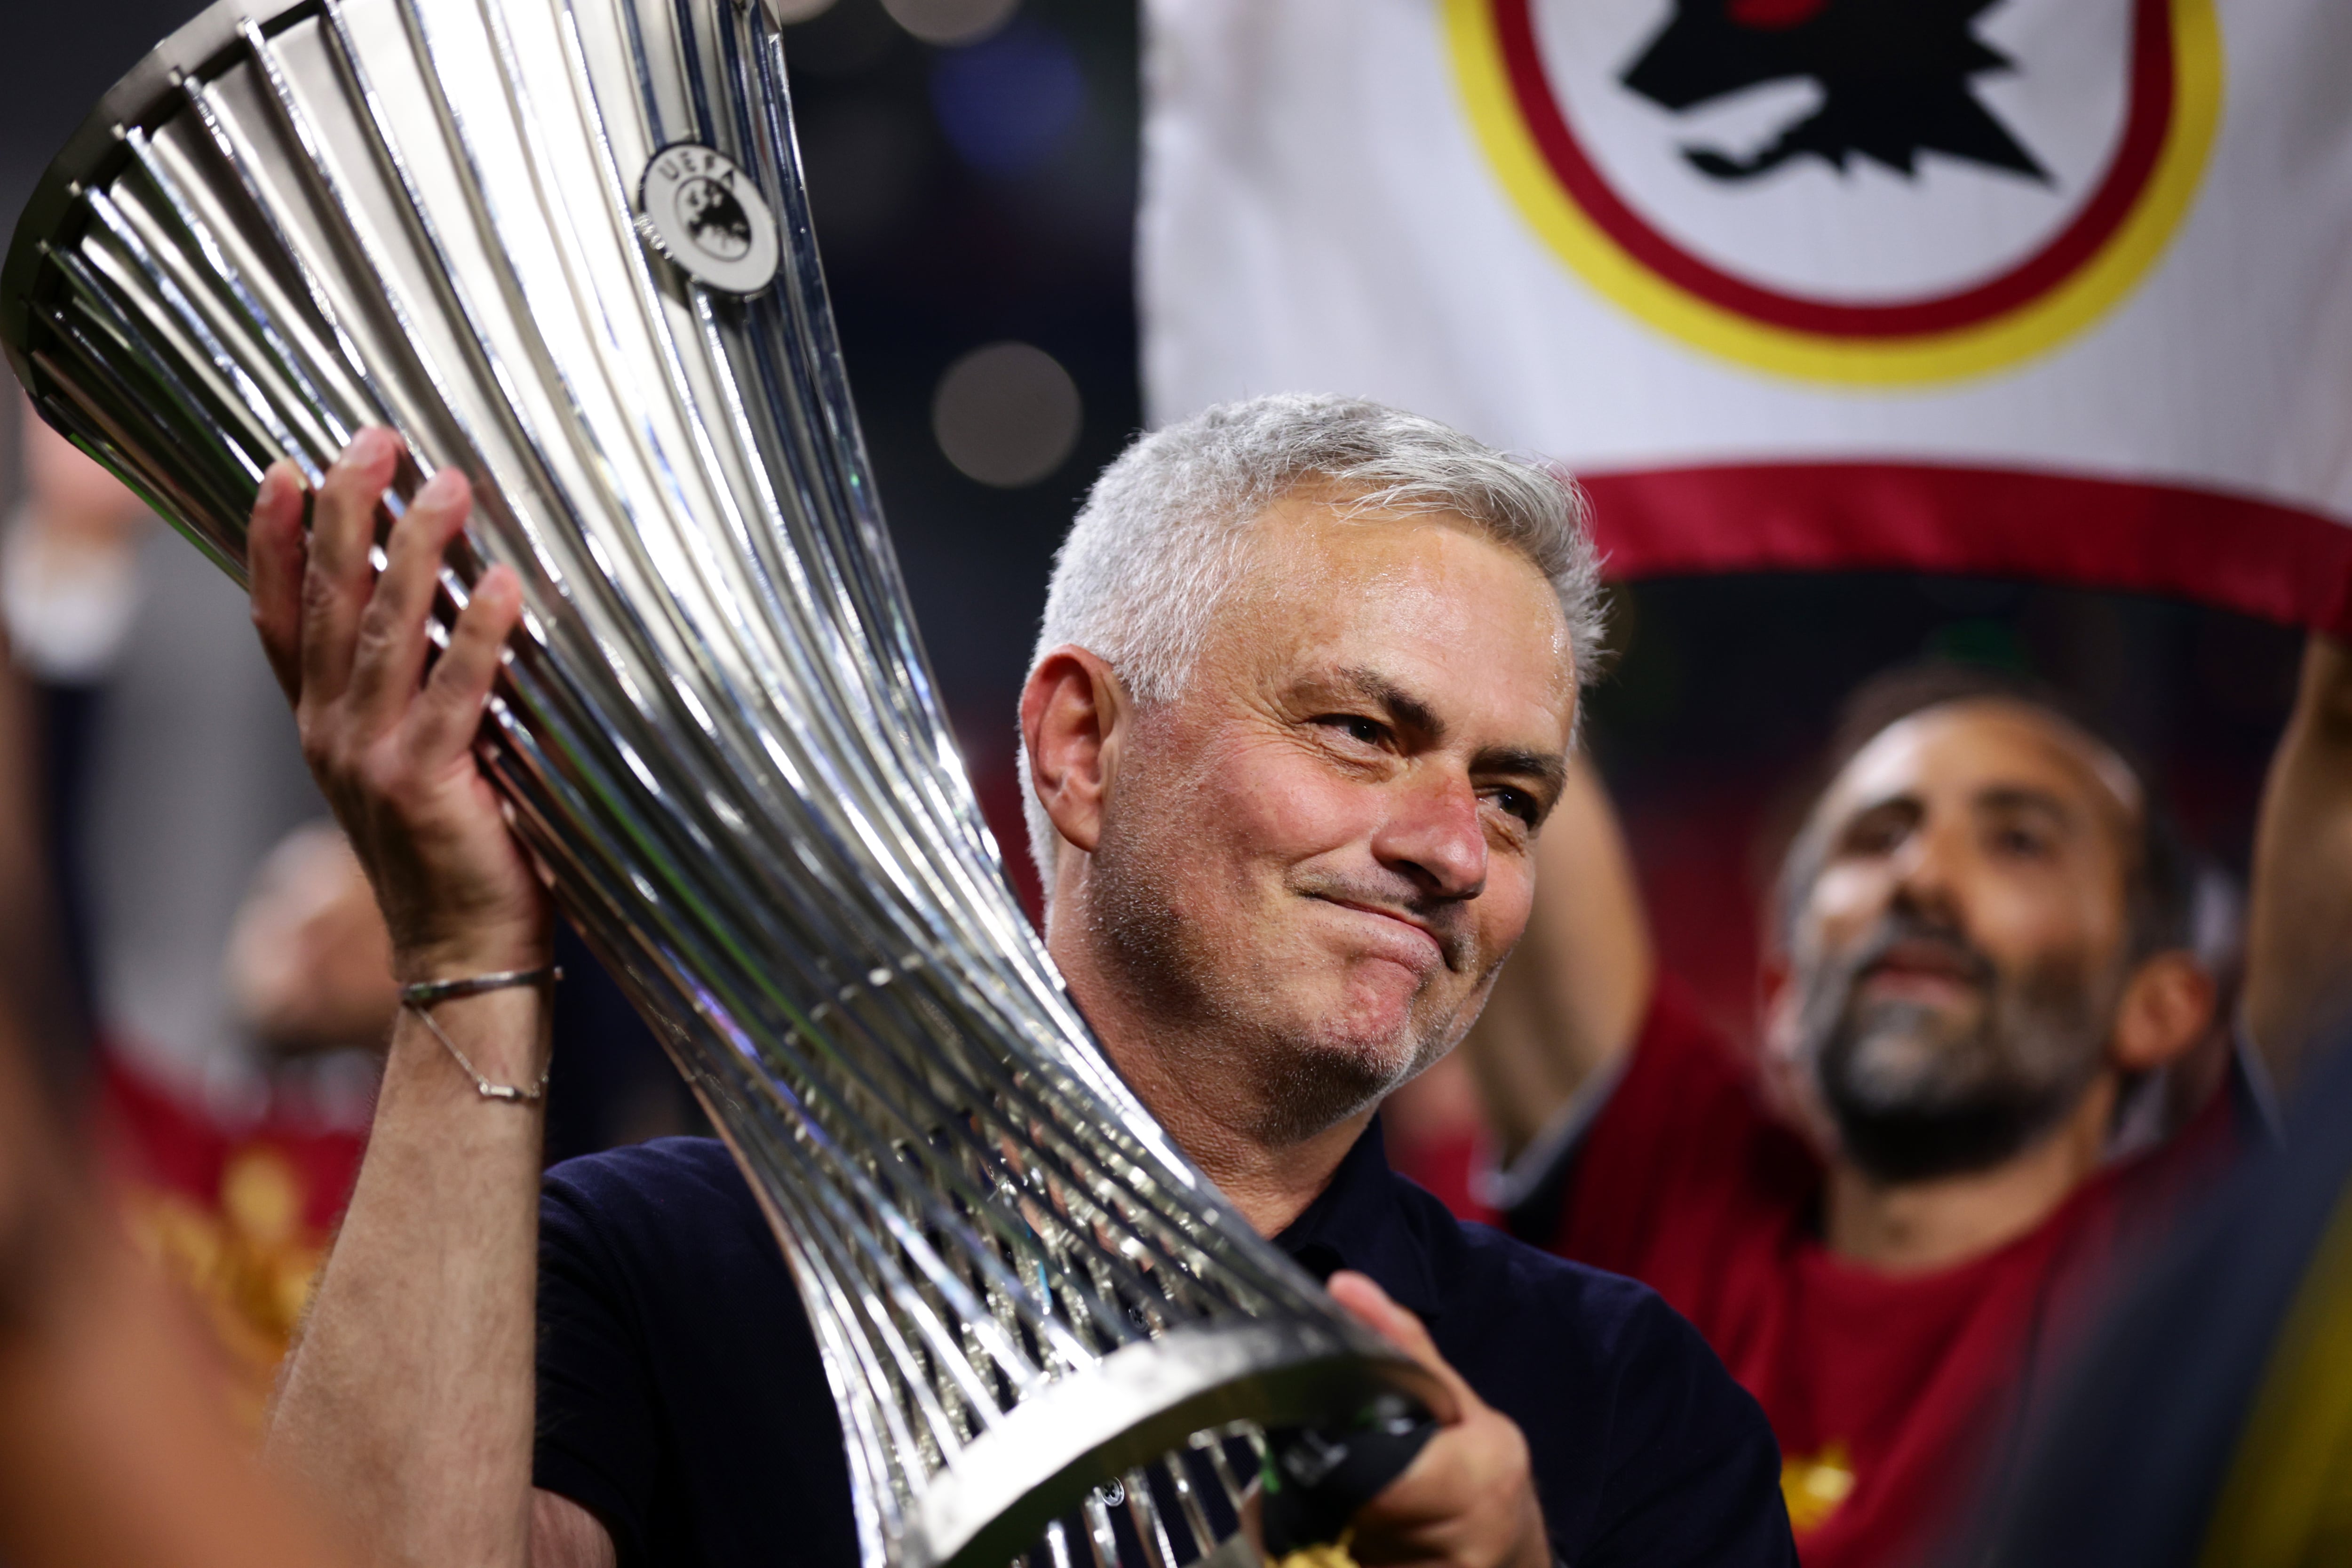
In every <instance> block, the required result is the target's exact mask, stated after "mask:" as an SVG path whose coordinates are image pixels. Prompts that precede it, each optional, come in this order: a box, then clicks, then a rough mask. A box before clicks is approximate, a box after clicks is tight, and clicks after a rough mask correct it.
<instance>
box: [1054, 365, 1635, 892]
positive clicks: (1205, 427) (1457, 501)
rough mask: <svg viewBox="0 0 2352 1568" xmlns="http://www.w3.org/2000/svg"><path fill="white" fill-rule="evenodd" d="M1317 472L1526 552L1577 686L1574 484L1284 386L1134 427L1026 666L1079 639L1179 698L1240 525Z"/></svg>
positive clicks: (1381, 502) (1593, 597)
mask: <svg viewBox="0 0 2352 1568" xmlns="http://www.w3.org/2000/svg"><path fill="white" fill-rule="evenodd" d="M1317 482H1321V483H1325V484H1328V485H1330V486H1332V487H1334V488H1336V489H1339V490H1342V491H1344V492H1347V493H1348V495H1349V505H1348V508H1347V510H1348V512H1349V513H1350V514H1352V513H1357V512H1370V511H1384V512H1407V513H1411V512H1448V513H1452V514H1454V515H1455V516H1458V517H1460V518H1462V519H1464V520H1465V521H1468V522H1469V523H1470V524H1472V526H1474V527H1475V528H1476V529H1478V530H1479V531H1481V532H1483V533H1485V534H1486V536H1487V537H1489V538H1491V539H1493V540H1494V541H1495V542H1496V543H1498V544H1501V545H1504V546H1506V547H1507V548H1508V549H1511V550H1514V551H1516V552H1518V553H1519V554H1521V555H1523V556H1525V557H1526V558H1527V559H1528V561H1530V562H1531V563H1534V565H1535V566H1536V568H1537V569H1538V571H1540V572H1541V573H1542V574H1544V576H1545V577H1546V578H1547V579H1548V580H1549V582H1550V584H1551V585H1552V590H1553V592H1554V593H1556V594H1557V595H1559V608H1560V615H1561V616H1562V617H1563V618H1564V619H1565V620H1566V622H1567V625H1568V639H1569V652H1570V658H1571V660H1572V663H1573V668H1574V671H1575V674H1576V678H1577V680H1578V682H1579V683H1580V684H1581V683H1583V682H1584V681H1586V680H1589V679H1591V676H1592V675H1593V673H1594V671H1595V668H1596V666H1597V665H1598V663H1599V661H1600V655H1601V629H1602V628H1601V563H1600V557H1599V556H1598V554H1597V553H1596V552H1594V550H1593V546H1592V535H1591V521H1590V510H1589V508H1588V507H1587V505H1586V502H1585V499H1584V493H1583V492H1582V491H1581V490H1580V489H1578V488H1577V486H1576V482H1575V480H1573V479H1570V477H1569V476H1568V475H1567V474H1566V473H1565V472H1563V471H1561V470H1559V469H1557V468H1551V467H1549V466H1547V465H1545V464H1542V463H1538V462H1534V461H1529V460H1527V459H1523V458H1515V457H1509V456H1507V455H1505V454H1504V453H1501V452H1497V451H1496V450H1495V449H1494V448H1492V447H1486V446H1484V445H1482V444H1480V443H1479V442H1477V441H1474V440H1472V439H1471V438H1470V437H1467V436H1465V435H1463V434H1462V433H1461V432H1460V431H1458V430H1454V429H1450V428H1448V427H1447V426H1444V425H1440V424H1438V423H1437V422H1436V421H1435V420H1433V419H1424V418H1423V417H1421V416H1419V415H1416V414H1407V413H1405V412H1404V411H1403V410H1402V409H1397V408H1391V407H1388V406H1387V405H1383V404H1379V403H1371V402H1367V401H1365V400H1363V399H1360V398H1350V397H1331V396H1321V395H1310V394H1306V393H1295V392H1294V393H1277V394H1275V395H1270V396H1265V397H1256V398H1252V399H1250V400H1249V401H1248V402H1245V403H1225V404H1220V405H1216V406H1215V407H1213V408H1207V409H1203V410H1202V412H1200V413H1198V414H1195V415H1193V416H1192V417H1191V418H1189V419H1186V420H1183V421H1182V422H1181V423H1179V424H1175V425H1171V426H1167V427H1166V428H1165V429H1161V430H1156V431H1153V432H1151V433H1150V434H1149V435H1146V436H1143V437H1139V438H1138V439H1137V440H1136V441H1135V442H1134V443H1133V444H1132V445H1130V446H1129V447H1128V449H1127V450H1126V451H1125V452H1123V453H1121V454H1120V455H1119V457H1118V460H1117V461H1115V462H1113V463H1112V464H1111V465H1110V467H1109V468H1105V469H1104V470H1103V472H1102V477H1101V478H1100V479H1097V480H1096V481H1095V485H1094V489H1092V490H1091V491H1090V492H1088V494H1087V501H1086V504H1085V505H1084V506H1083V507H1081V508H1080V509H1079V510H1078V515H1077V518H1076V521H1073V522H1072V523H1071V524H1070V532H1069V537H1068V538H1066V539H1065V540H1064V541H1063V542H1062V548H1061V551H1060V552H1059V553H1058V554H1056V555H1055V558H1054V577H1053V583H1052V585H1051V586H1050V587H1049V588H1048V589H1047V591H1046V595H1045V621H1044V623H1043V624H1042V625H1041V626H1039V627H1038V630H1037V648H1036V653H1035V655H1034V657H1033V658H1032V660H1031V668H1035V663H1036V660H1037V659H1040V658H1044V657H1045V654H1046V653H1047V652H1049V651H1050V650H1052V649H1054V648H1056V647H1063V646H1065V645H1067V644H1076V645H1077V646H1078V647H1084V648H1087V649H1089V650H1091V651H1092V652H1094V653H1095V654H1097V655H1098V656H1099V657H1100V658H1102V659H1103V660H1104V661H1105V662H1107V663H1108V664H1109V665H1110V667H1111V668H1113V669H1114V670H1116V671H1117V672H1118V678H1119V679H1120V680H1121V682H1123V683H1124V684H1125V686H1126V688H1127V690H1128V694H1129V696H1131V697H1132V698H1134V699H1135V700H1136V701H1137V702H1138V703H1139V704H1143V705H1147V706H1148V705H1150V704H1153V703H1158V702H1164V701H1167V700H1171V699H1173V698H1175V697H1177V696H1179V695H1181V692H1182V690H1183V689H1184V686H1185V683H1186V681H1187V680H1188V679H1190V678H1191V675H1192V667H1193V665H1194V663H1195V662H1196V661H1197V660H1198V659H1199V658H1200V654H1201V649H1202V646H1203V645H1204V644H1205V642H1206V641H1207V638H1208V632H1209V627H1210V626H1211V625H1212V624H1213V622H1214V620H1215V618H1216V615H1217V612H1218V609H1219V608H1220V607H1221V605H1223V601H1224V600H1225V598H1226V597H1227V596H1228V595H1230V594H1231V592H1232V591H1233V589H1234V586H1235V585H1236V584H1238V583H1239V582H1240V581H1241V579H1242V577H1243V574H1244V572H1245V571H1246V570H1247V568H1248V565H1249V559H1250V547H1251V543H1252V533H1251V529H1252V525H1253V524H1254V523H1255V522H1256V521H1257V520H1258V519H1259V518H1260V517H1261V516H1262V515H1264V513H1265V510H1266V509H1267V508H1268V507H1270V506H1272V505H1273V504H1274V503H1275V502H1276V501H1278V500H1281V499H1282V498H1283V497H1285V496H1286V495H1288V494H1290V493H1291V492H1292V491H1294V490H1296V489H1298V488H1299V487H1300V486H1301V485H1305V484H1311V483H1317ZM1027 782H1028V781H1027V759H1026V755H1025V753H1024V758H1023V783H1024V795H1023V801H1024V805H1025V807H1026V810H1027V814H1028V822H1029V849H1030V854H1031V855H1032V856H1033V857H1034V858H1035V860H1036V862H1037V869H1038V874H1039V876H1040V877H1041V878H1042V879H1043V880H1044V884H1045V889H1046V891H1047V894H1048V896H1049V897H1050V895H1051V892H1052V889H1053V885H1054V853H1055V843H1056V842H1057V837H1056V835H1055V831H1054V826H1053V823H1052V821H1051V819H1050V818H1048V817H1047V816H1046V815H1045V805H1044V803H1043V802H1041V801H1040V800H1038V799H1037V797H1036V792H1035V791H1034V789H1027V788H1026V787H1025V786H1026V784H1027Z"/></svg>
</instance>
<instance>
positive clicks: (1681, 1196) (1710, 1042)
mask: <svg viewBox="0 0 2352 1568" xmlns="http://www.w3.org/2000/svg"><path fill="white" fill-rule="evenodd" d="M2214 1099H2215V1102H2216V1103H2215V1105H2214V1106H2212V1107H2209V1108H2208V1110H2207V1111H2206V1112H2205V1113H2204V1114H2202V1115H2200V1118H2199V1119H2198V1122H2197V1125H2196V1126H2195V1127H2194V1128H2192V1129H2191V1130H2190V1131H2189V1132H2187V1133H2184V1134H2183V1135H2182V1136H2180V1137H2179V1138H2176V1139H2175V1140H2174V1141H2173V1142H2171V1143H2170V1144H2168V1145H2166V1146H2165V1147H2163V1148H2161V1149H2159V1150H2157V1151H2155V1152H2152V1153H2150V1154H2149V1155H2147V1156H2145V1157H2142V1158H2140V1159H2137V1160H2135V1161H2131V1162H2127V1163H2124V1164H2122V1165H2118V1166H2116V1167H2115V1168H2114V1169H2111V1170H2109V1171H2107V1172H2105V1173H2101V1174H2100V1175H2099V1176H2097V1177H2096V1178H2095V1179H2094V1180H2092V1181H2091V1182H2089V1183H2086V1184H2084V1187H2083V1189H2082V1190H2081V1191H2079V1192H2077V1193H2075V1194H2074V1195H2073V1196H2072V1197H2070V1198H2069V1199H2068V1200H2067V1202H2066V1203H2065V1205H2063V1206H2062V1207H2061V1208H2060V1209H2059V1210H2058V1211H2057V1212H2056V1213H2055V1214H2053V1215H2051V1216H2050V1218H2049V1219H2047V1220H2045V1221H2044V1222H2043V1223H2042V1225H2041V1226H2038V1227H2036V1228H2035V1229H2034V1230H2032V1232H2030V1233H2028V1234H2027V1235H2025V1236H2022V1237H2019V1238H2018V1239H2017V1240H2015V1241H2012V1242H2011V1243H2009V1244H2008V1245H2007V1246H2005V1247H2000V1248H1999V1249H1998V1250H1996V1251H1994V1252H1991V1253H1989V1254H1987V1255H1985V1256H1984V1257H1981V1258H1973V1259H1971V1260H1969V1262H1966V1263H1963V1264H1959V1265H1958V1266H1957V1267H1954V1268H1946V1269H1941V1270H1937V1271H1936V1272H1934V1273H1928V1274H1914V1275H1902V1276H1891V1275H1885V1274H1880V1273H1876V1272H1874V1271H1873V1270H1871V1269H1868V1268H1860V1267H1857V1266H1856V1265H1854V1264H1853V1263H1850V1262H1847V1261H1845V1260H1843V1259H1842V1258H1838V1257H1836V1256H1835V1255H1833V1254H1832V1252H1831V1251H1830V1250H1829V1248H1828V1247H1825V1246H1824V1245H1823V1244H1822V1240H1821V1238H1820V1237H1819V1235H1818V1234H1817V1231H1818V1213H1819V1206H1820V1201H1821V1194H1822V1166H1821V1163H1820V1161H1819V1160H1818V1159H1817V1158H1816V1157H1815V1155H1814V1154H1813V1152H1812V1150H1811V1147H1810V1146H1809V1145H1808V1144H1807V1143H1806V1142H1804V1140H1803V1139H1801V1137H1800V1136H1799V1135H1798V1134H1797V1133H1796V1132H1794V1131H1791V1130H1790V1128H1789V1127H1788V1126H1787V1125H1786V1124H1785V1123H1784V1122H1782V1121H1779V1120H1777V1119H1776V1118H1775V1117H1774V1116H1773V1115H1772V1114H1771V1113H1770V1112H1769V1110H1767V1109H1766V1107H1765V1105H1764V1103H1763V1100H1762V1099H1761V1098H1760V1095H1759V1088H1758V1085H1757V1083H1756V1081H1755V1077H1754V1074H1753V1072H1752V1070H1751V1068H1750V1067H1749V1065H1748V1063H1747V1062H1746V1061H1745V1060H1744V1059H1743V1058H1741V1056H1740V1054H1739V1053H1738V1051H1737V1049H1736V1048H1735V1047H1733V1046H1732V1045H1731V1043H1730V1042H1729V1041H1727V1040H1726V1039H1725V1038H1724V1037H1722V1036H1721V1034H1720V1033H1719V1032H1718V1031H1717V1030H1716V1028H1715V1027H1714V1026H1712V1025H1711V1024H1709V1023H1708V1022H1707V1021H1706V1019H1705V1018H1704V1017H1703V1016H1701V1015H1700V1014H1699V1013H1698V1011H1697V1010H1696V1007H1694V1006H1693V1005H1691V1003H1690V1002H1689V1001H1688V1000H1687V999H1686V998H1685V996H1683V995H1682V994H1680V993H1679V992H1678V990H1677V989H1676V988H1675V987H1674V986H1673V985H1672V984H1661V985H1660V986H1659V987H1658V992H1657V994H1656V995H1655V996H1654V998H1653V999H1652V1002H1651V1005H1650V1011H1649V1015H1648V1017H1647V1018H1646V1019H1645V1021H1644V1023H1643V1029H1642V1034H1641V1037H1640V1039H1639V1041H1638V1042H1637V1043H1636V1045H1635V1047H1634V1049H1633V1057H1632V1058H1631V1060H1630V1061H1629V1062H1628V1063H1627V1065H1626V1067H1625V1071H1624V1077H1623V1078H1622V1080H1620V1081H1619V1083H1618V1084H1617V1085H1616V1087H1615V1089H1613V1090H1612V1092H1611V1094H1610V1096H1609V1099H1608V1101H1607V1103H1606V1104H1605V1105H1604V1106H1603V1107H1602V1108H1601V1110H1600V1112H1599V1113H1598V1114H1597V1115H1596V1116H1595V1117H1594V1119H1593V1121H1592V1123H1591V1126H1590V1127H1589V1128H1588V1129H1587V1130H1586V1131H1585V1133H1584V1136H1583V1138H1582V1139H1581V1140H1580V1142H1579V1143H1578V1144H1577V1146H1576V1148H1575V1151H1574V1152H1573V1153H1572V1154H1571V1155H1570V1160H1571V1162H1572V1163H1570V1166H1569V1168H1568V1170H1567V1172H1566V1183H1565V1185H1564V1187H1563V1188H1562V1189H1561V1190H1560V1194H1559V1221H1558V1230H1557V1233H1556V1235H1555V1237H1554V1240H1553V1250H1554V1251H1556V1252H1558V1253H1559V1254H1560V1255H1561V1256H1562V1257H1566V1258H1573V1259H1575V1260H1576V1261H1578V1262H1580V1263H1588V1264H1591V1265H1593V1266H1595V1267H1597V1268H1606V1269H1609V1270H1612V1272H1615V1273H1620V1274H1630V1275H1632V1276H1633V1277H1634V1278H1635V1279H1641V1280H1643V1281H1644V1282H1646V1283H1647V1284H1649V1285H1650V1286H1651V1287H1652V1288H1653V1289H1656V1290H1657V1291H1658V1293H1659V1294H1661V1295H1662V1296H1664V1298H1665V1299H1666V1300H1668V1301H1669V1302H1671V1303H1673V1305H1674V1306H1675V1308H1676V1309H1678V1310H1680V1311H1681V1312H1682V1313H1683V1315H1684V1316H1685V1317H1686V1318H1688V1319H1689V1320H1690V1321H1692V1322H1693V1323H1694V1324H1695V1325H1696V1326H1697V1328H1698V1330H1699V1331H1700V1332H1701V1333H1702V1334H1704V1335H1705V1336H1706V1339H1707V1341H1708V1342H1709V1343H1711V1344H1712V1345H1714V1347H1715V1349H1716V1352H1717V1354H1719V1355H1721V1356H1722V1358H1723V1360H1724V1363H1725V1364H1726V1365H1727V1367H1729V1369H1730V1371H1731V1373H1732V1375H1733V1376H1734V1377H1736V1378H1738V1380H1739V1382H1740V1383H1741V1384H1744V1385H1745V1386H1746V1387H1747V1389H1748V1392H1749V1393H1750V1394H1754V1395H1755V1396H1756V1398H1757V1401H1758V1402H1759V1404H1761V1405H1763V1407H1764V1413H1765V1415H1767V1416H1769V1418H1770V1420H1771V1423H1772V1429H1773V1432H1774V1434H1775V1435H1776V1436H1778V1437H1779V1438H1780V1452H1781V1455H1782V1461H1783V1462H1782V1472H1781V1479H1782V1487H1783V1489H1784V1491H1785V1492H1786V1493H1787V1495H1788V1498H1789V1504H1790V1508H1789V1512H1790V1521H1791V1522H1792V1523H1793V1524H1794V1525H1795V1526H1796V1531H1797V1542H1798V1550H1799V1553H1800V1555H1801V1556H1802V1558H1803V1559H1804V1561H1805V1563H1806V1565H1807V1568H1890V1565H1895V1564H1903V1563H1909V1562H1911V1561H1913V1560H1914V1559H1915V1558H1916V1557H1917V1556H1919V1555H1920V1554H1921V1552H1922V1549H1923V1548H1925V1547H1927V1546H1928V1545H1930V1544H1932V1543H1933V1542H1934V1541H1935V1540H1936V1539H1937V1535H1938V1533H1939V1531H1940V1527H1941V1526H1943V1525H1944V1524H1946V1523H1947V1522H1948V1513H1949V1510H1952V1509H1953V1508H1954V1507H1955V1505H1956V1504H1958V1503H1962V1502H1965V1501H1966V1500H1967V1499H1968V1497H1969V1492H1970V1489H1971V1487H1972V1485H1973V1484H1974V1483H1975V1481H1976V1480H1977V1479H1978V1478H1979V1474H1980V1473H1981V1472H1980V1466H1982V1465H1984V1464H1985V1463H1987V1462H1988V1461H1992V1460H1997V1459H1998V1458H2000V1457H2001V1456H2000V1450H2001V1448H2002V1447H2004V1446H2006V1445H2008V1444H2011V1443H2012V1442H2013V1441H2014V1440H2015V1439H2016V1436H2017V1433H2016V1431H2015V1426H2016V1424H2017V1418H2018V1415H2019V1413H2018V1411H2017V1409H2016V1401H2015V1399H2014V1398H2013V1395H2015V1394H2017V1393H2018V1392H2019V1391H2020V1390H2021V1388H2022V1387H2023V1386H2024V1385H2025V1384H2027V1383H2028V1382H2029V1381H2031V1379H2032V1377H2033V1375H2034V1374H2035V1373H2037V1372H2038V1371H2040V1370H2042V1366H2043V1364H2044V1363H2046V1361H2047V1359H2048V1357H2049V1356H2050V1354H2051V1341H2052V1339H2053V1336H2055V1334H2056V1333H2057V1330H2058V1321H2059V1320H2060V1319H2061V1318H2062V1317H2069V1316H2071V1315H2072V1313H2071V1310H2069V1308H2068V1307H2067V1305H2066V1303H2067V1302H2069V1301H2070V1300H2073V1301H2077V1302H2079V1300H2080V1295H2081V1290H2082V1288H2083V1286H2084V1284H2085V1283H2087V1282H2088V1279H2089V1278H2090V1277H2092V1276H2095V1274H2096V1273H2097V1272H2099V1270H2100V1265H2101V1264H2103V1263H2104V1262H2105V1260H2106V1259H2108V1258H2112V1257H2113V1256H2114V1253H2115V1250H2116V1247H2117V1245H2118V1243H2119V1241H2120V1238H2121V1233H2122V1227H2123V1226H2124V1224H2125V1223H2126V1219H2127V1218H2130V1219H2134V1220H2136V1219H2137V1216H2139V1215H2144V1214H2146V1213H2147V1206H2145V1205H2144V1203H2143V1200H2144V1199H2146V1198H2148V1197H2151V1196H2153V1195H2154V1194H2155V1190H2157V1189H2162V1190H2164V1191H2167V1192H2169V1191H2171V1190H2174V1188H2175V1187H2176V1186H2177V1184H2178V1182H2179V1180H2180V1179H2181V1178H2182V1177H2183V1175H2184V1174H2185V1173H2189V1171H2190V1170H2191V1168H2192V1166H2195V1167H2197V1168H2202V1160H2201V1159H2200V1155H2201V1154H2204V1153H2210V1151H2211V1149H2212V1148H2213V1147H2214V1146H2215V1144H2216V1143H2217V1142H2220V1143H2224V1144H2226V1142H2227V1141H2228V1139H2229V1136H2230V1130H2229V1118H2230V1112H2229V1110H2228V1106H2227V1101H2228V1099H2229V1096H2228V1095H2227V1094H2226V1093H2224V1094H2218V1095H2216V1096H2215V1097H2214Z"/></svg>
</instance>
